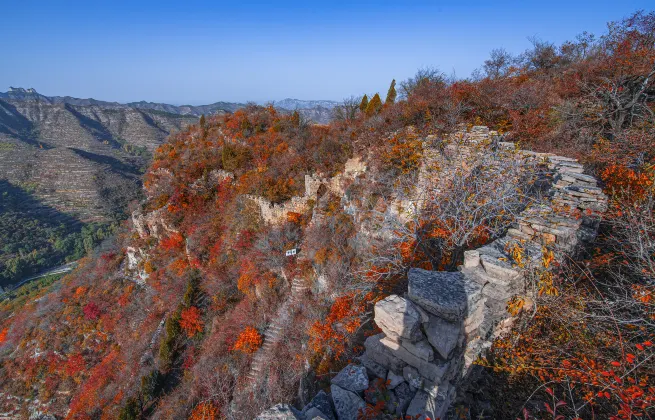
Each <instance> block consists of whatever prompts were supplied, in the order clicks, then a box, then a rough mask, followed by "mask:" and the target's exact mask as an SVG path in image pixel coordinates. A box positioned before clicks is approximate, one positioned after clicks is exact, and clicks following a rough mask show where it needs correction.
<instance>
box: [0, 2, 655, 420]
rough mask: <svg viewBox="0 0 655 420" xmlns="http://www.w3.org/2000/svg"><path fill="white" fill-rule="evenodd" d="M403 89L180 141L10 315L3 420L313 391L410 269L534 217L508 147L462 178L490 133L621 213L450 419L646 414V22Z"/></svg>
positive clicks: (219, 414)
mask: <svg viewBox="0 0 655 420" xmlns="http://www.w3.org/2000/svg"><path fill="white" fill-rule="evenodd" d="M398 92H399V98H398V99H397V100H396V101H395V102H393V103H391V102H388V103H385V104H382V103H381V101H380V97H379V95H378V94H376V95H375V96H373V98H372V99H371V100H370V101H368V103H367V104H366V105H364V102H363V101H362V102H361V105H362V108H360V101H359V100H350V101H346V103H344V104H343V106H342V107H341V108H340V109H337V110H336V112H335V115H336V116H338V117H339V118H337V119H335V120H334V121H333V122H332V123H330V124H329V125H310V124H308V123H307V122H306V121H304V120H303V118H301V117H300V116H299V115H298V114H294V115H282V114H280V113H278V112H276V110H275V109H274V108H272V107H256V106H249V107H246V108H244V109H240V110H238V111H236V112H234V113H233V114H229V115H224V116H216V117H210V118H207V119H206V120H205V121H203V123H202V124H196V125H193V126H190V127H189V129H188V130H186V131H184V132H181V133H177V134H175V135H172V136H171V137H170V138H169V139H168V141H167V142H166V143H165V144H163V145H162V146H161V147H159V148H158V149H157V150H156V152H155V155H154V160H153V162H152V164H151V166H150V168H149V170H148V172H147V173H146V175H145V179H144V188H145V194H146V196H147V199H146V200H145V202H143V203H141V204H138V205H137V204H135V205H134V214H133V220H132V221H131V222H129V223H126V224H125V226H123V228H122V229H121V231H120V233H119V234H118V235H117V236H116V238H115V239H114V241H113V242H112V243H111V244H104V245H103V247H102V248H100V249H97V250H96V251H95V252H94V253H93V255H89V256H87V257H86V258H85V259H84V260H83V261H81V262H80V267H79V268H78V269H77V270H75V271H74V272H73V273H72V274H70V275H68V276H66V277H64V278H63V279H62V280H60V281H58V282H55V283H54V284H52V285H50V286H48V287H45V288H41V289H37V290H34V291H31V292H30V294H29V295H28V296H27V297H23V298H21V299H14V300H5V301H3V302H2V303H0V382H1V383H2V384H3V385H2V389H1V390H0V392H1V393H0V398H1V400H0V407H1V408H0V412H2V413H8V414H7V415H10V416H16V417H23V418H25V417H29V413H30V412H31V411H35V410H38V411H41V412H45V413H51V414H55V415H57V416H60V417H62V418H64V417H65V418H70V419H87V418H92V419H97V418H99V419H100V418H101V419H114V418H121V419H139V418H166V419H168V418H170V419H180V418H182V419H183V418H192V419H219V418H221V419H222V418H228V419H247V418H254V417H256V416H257V414H258V413H260V412H261V411H262V410H264V409H266V408H268V407H270V406H273V405H275V404H276V403H278V402H294V401H295V402H298V401H299V400H303V399H305V398H307V396H308V394H310V393H312V395H313V393H314V392H315V391H317V390H318V389H322V388H323V387H324V386H325V385H326V384H328V383H329V379H330V375H331V373H334V372H336V371H338V370H339V369H340V368H342V367H343V366H345V365H346V364H347V363H348V361H350V360H353V359H354V358H355V357H356V356H357V355H359V354H360V353H361V351H362V348H361V343H362V341H363V339H364V338H366V336H368V335H371V334H374V333H376V332H378V329H377V327H376V326H375V324H374V323H373V322H371V321H372V307H373V305H374V304H375V302H376V301H378V300H380V299H382V298H384V297H385V296H387V295H389V294H390V293H393V292H400V291H402V290H404V289H405V283H406V273H407V270H408V269H409V268H412V267H420V268H425V269H431V270H437V269H439V270H456V267H457V266H458V265H459V264H461V263H462V258H463V252H464V251H465V250H468V249H471V248H475V247H477V246H479V245H481V244H484V243H487V242H488V241H490V240H492V239H494V238H496V237H498V236H499V235H501V234H503V232H504V231H506V230H507V229H508V228H509V227H510V226H511V224H512V223H513V222H514V220H515V219H514V216H515V215H516V213H517V212H519V211H520V210H521V209H523V208H524V207H525V206H526V205H527V204H528V202H529V201H531V200H536V199H537V198H535V197H537V195H538V194H536V192H535V188H534V185H533V184H532V181H531V180H533V178H534V173H535V171H537V170H538V168H535V167H530V166H529V165H518V164H516V162H517V158H516V156H515V155H513V154H512V153H513V151H512V150H504V149H503V150H500V149H497V148H493V147H491V146H493V145H485V146H490V147H491V149H490V150H494V151H493V152H490V153H472V154H471V155H470V156H467V157H466V159H465V160H464V164H463V165H461V167H455V165H454V164H452V161H451V160H449V155H448V153H447V150H450V149H449V148H451V149H452V148H453V147H454V148H455V149H456V150H457V145H458V143H457V141H458V140H457V138H456V136H453V135H452V134H453V133H455V132H457V131H458V130H461V129H462V128H463V129H464V130H466V129H467V128H468V129H469V130H470V128H471V127H472V126H474V125H488V126H489V127H491V128H492V129H495V130H497V131H498V133H500V134H503V133H506V137H505V139H504V140H505V141H513V142H516V143H517V144H520V147H521V148H523V149H532V150H536V151H547V152H554V153H557V154H560V155H564V156H571V157H575V158H578V159H580V161H581V162H584V164H585V170H586V171H587V172H588V173H589V174H593V175H595V176H597V177H598V178H600V179H601V180H602V181H603V182H604V189H605V192H606V193H607V194H608V195H609V196H610V199H611V205H610V210H609V211H608V215H606V220H605V221H604V222H603V225H602V229H601V235H600V236H599V238H598V239H597V240H596V241H595V242H594V243H593V244H592V246H591V247H589V249H587V250H586V252H585V254H584V255H583V256H582V257H581V258H580V259H577V260H576V261H569V262H568V263H566V264H562V265H561V266H559V267H556V269H555V270H554V271H553V274H552V277H549V278H548V279H547V280H548V281H547V286H548V287H543V286H544V284H543V282H542V283H536V285H526V287H531V286H534V287H535V288H536V290H537V293H535V298H534V302H525V301H522V302H521V301H516V300H513V301H511V302H509V304H508V310H510V311H513V312H515V313H519V312H520V313H521V318H520V322H518V323H517V325H515V327H514V328H513V330H512V331H511V333H510V334H509V335H507V336H504V337H502V338H501V339H500V340H498V341H497V342H496V343H495V345H494V347H493V348H492V351H491V352H490V354H489V357H488V358H487V359H486V360H480V361H479V362H478V364H479V365H480V367H479V368H478V369H479V375H478V380H477V382H475V383H474V384H473V385H474V386H472V387H470V388H469V392H468V393H467V395H466V396H468V397H469V398H461V399H460V401H459V404H458V405H457V406H456V407H454V409H453V411H454V413H453V415H455V416H462V417H461V418H472V416H481V417H480V418H498V419H506V418H517V417H520V418H525V419H529V418H530V419H531V418H537V419H559V418H570V419H574V418H584V419H592V418H598V419H602V418H622V419H632V418H643V419H647V418H651V417H652V416H653V414H654V413H655V412H654V411H653V406H655V382H654V379H653V378H654V375H655V372H654V369H655V363H654V360H655V359H654V353H655V346H654V345H653V342H655V214H654V213H653V212H654V209H655V207H654V206H655V187H654V180H655V172H654V166H653V165H654V164H655V155H654V153H653V151H654V150H655V125H654V124H655V118H654V112H655V13H650V14H647V13H637V14H635V15H633V16H631V17H629V18H627V19H625V20H623V21H620V22H615V23H612V24H610V25H609V29H608V32H607V33H606V34H604V35H602V36H601V37H598V38H596V37H593V36H591V35H589V34H584V35H583V36H580V37H579V38H577V39H576V40H575V41H571V42H567V43H565V44H563V45H561V46H555V45H552V44H550V43H548V42H545V41H540V40H535V41H534V47H533V48H532V49H530V50H529V51H526V52H525V53H524V54H522V55H521V56H519V57H512V56H510V55H508V54H507V53H505V52H503V51H500V50H499V51H495V52H494V53H492V57H491V58H490V59H489V60H488V61H486V62H485V64H484V68H483V72H481V73H480V74H479V75H478V77H476V78H472V79H468V80H449V79H448V78H447V77H445V76H444V75H442V74H441V73H439V72H437V71H433V70H429V69H428V70H421V71H419V72H418V73H417V75H416V76H415V77H414V78H411V79H409V80H407V81H405V82H403V83H400V84H399V89H398ZM390 96H391V97H393V96H394V95H390ZM388 97H389V96H388ZM485 150H486V149H485ZM417 189H418V190H420V191H419V192H421V191H423V192H429V194H427V193H426V194H424V195H423V196H421V197H420V198H416V197H415V196H414V195H413V194H415V193H416V190H417ZM499 199H502V200H499ZM403 200H405V201H403ZM412 200H413V201H412ZM407 201H412V202H419V203H420V204H421V206H420V207H419V208H418V210H416V211H415V212H414V213H408V212H405V211H404V210H406V208H404V207H403V205H404V204H403V203H405V202H407ZM500 201H502V204H500ZM407 214H411V216H406V215H407ZM479 214H484V217H482V218H477V217H474V215H479ZM291 249H297V251H298V252H297V254H296V255H295V256H286V254H285V252H286V251H287V250H291ZM546 255H547V254H546ZM255 367H256V368H255ZM380 386H384V385H383V384H381V385H380ZM299 389H300V391H299ZM466 396H464V397H466ZM304 402H306V401H304ZM367 413H369V414H370V415H367V416H368V418H393V417H391V414H388V413H384V412H383V410H382V409H381V408H380V407H379V406H376V405H374V404H371V406H370V407H369V410H367ZM559 416H562V417H559Z"/></svg>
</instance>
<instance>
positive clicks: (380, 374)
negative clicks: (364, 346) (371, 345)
mask: <svg viewBox="0 0 655 420" xmlns="http://www.w3.org/2000/svg"><path fill="white" fill-rule="evenodd" d="M358 360H359V363H361V364H362V366H364V367H366V373H367V374H368V377H369V378H371V377H377V378H382V379H384V378H386V377H387V372H388V369H387V368H385V367H384V366H382V365H381V364H379V363H378V362H376V361H374V360H372V359H371V358H370V357H368V356H367V355H366V353H364V354H363V355H361V356H360V357H359V358H358Z"/></svg>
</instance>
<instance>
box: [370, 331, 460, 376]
mask: <svg viewBox="0 0 655 420" xmlns="http://www.w3.org/2000/svg"><path fill="white" fill-rule="evenodd" d="M380 344H381V345H382V346H384V347H386V349H387V350H388V351H389V352H391V354H392V355H394V356H395V357H397V358H399V359H400V360H402V361H404V362H406V363H407V364H408V365H410V366H414V367H415V368H417V369H418V370H419V371H420V372H421V374H422V375H423V376H425V377H426V378H428V379H430V380H431V381H435V382H439V381H441V378H442V377H443V375H444V373H445V372H446V370H447V369H448V362H443V361H434V362H428V361H427V360H425V359H423V358H421V357H418V356H416V355H414V354H412V353H410V352H409V351H408V350H407V349H406V348H405V347H403V346H402V345H400V343H396V342H395V341H392V340H389V339H386V338H382V339H380Z"/></svg>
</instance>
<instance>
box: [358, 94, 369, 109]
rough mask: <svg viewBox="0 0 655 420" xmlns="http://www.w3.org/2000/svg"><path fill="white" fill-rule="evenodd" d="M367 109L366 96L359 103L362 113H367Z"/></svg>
mask: <svg viewBox="0 0 655 420" xmlns="http://www.w3.org/2000/svg"><path fill="white" fill-rule="evenodd" d="M367 107H368V96H366V95H364V97H363V98H362V101H361V102H360V103H359V110H360V111H362V112H366V108H367Z"/></svg>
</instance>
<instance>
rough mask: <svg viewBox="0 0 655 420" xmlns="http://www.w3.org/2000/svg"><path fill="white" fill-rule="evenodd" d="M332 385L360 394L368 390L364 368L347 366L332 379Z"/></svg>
mask: <svg viewBox="0 0 655 420" xmlns="http://www.w3.org/2000/svg"><path fill="white" fill-rule="evenodd" d="M332 384H334V385H338V386H340V387H341V388H343V389H347V390H348V391H352V392H362V391H364V390H366V389H367V388H368V374H367V373H366V368H365V367H364V366H358V365H352V364H351V365H348V366H346V367H345V368H343V369H342V370H341V372H339V373H338V374H337V376H335V377H334V378H332Z"/></svg>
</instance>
